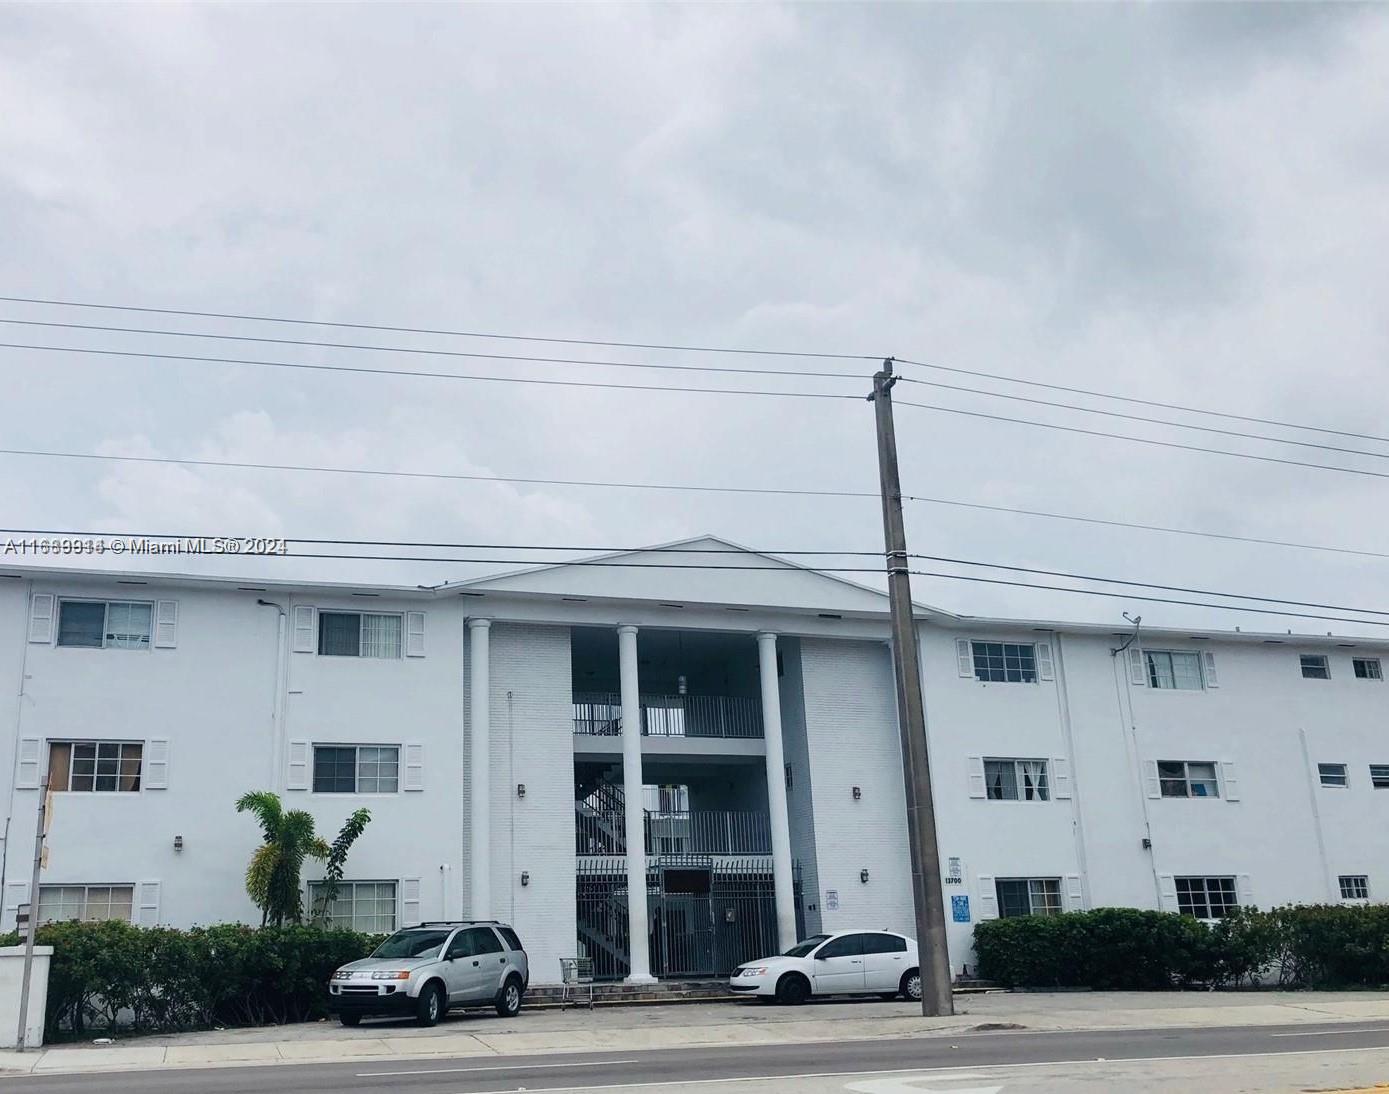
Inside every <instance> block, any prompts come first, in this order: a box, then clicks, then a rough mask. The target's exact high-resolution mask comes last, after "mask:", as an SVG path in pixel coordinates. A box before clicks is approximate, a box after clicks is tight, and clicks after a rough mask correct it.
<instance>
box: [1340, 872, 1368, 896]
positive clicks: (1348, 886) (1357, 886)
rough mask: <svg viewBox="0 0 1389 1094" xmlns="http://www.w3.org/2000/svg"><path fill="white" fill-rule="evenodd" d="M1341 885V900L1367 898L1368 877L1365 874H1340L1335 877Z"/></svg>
mask: <svg viewBox="0 0 1389 1094" xmlns="http://www.w3.org/2000/svg"><path fill="white" fill-rule="evenodd" d="M1336 880H1337V882H1338V883H1339V884H1340V886H1341V899H1342V900H1369V899H1370V879H1369V877H1368V876H1367V875H1365V874H1342V875H1341V876H1340V877H1339V878H1337V879H1336Z"/></svg>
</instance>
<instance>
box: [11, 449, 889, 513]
mask: <svg viewBox="0 0 1389 1094" xmlns="http://www.w3.org/2000/svg"><path fill="white" fill-rule="evenodd" d="M0 455H3V456H35V457H40V458H49V459H68V460H97V461H101V460H106V461H110V462H112V463H145V464H161V463H164V464H178V465H181V466H187V467H229V468H238V469H242V470H250V471H310V472H316V473H319V474H325V475H373V476H381V477H385V478H400V479H442V480H446V481H457V482H506V483H517V484H521V485H529V486H594V487H608V488H612V489H620V490H676V491H689V492H695V493H710V494H779V495H784V496H788V497H813V498H872V499H874V500H875V501H876V500H878V494H877V493H876V492H874V491H871V490H796V489H787V488H774V487H760V486H694V485H689V484H685V483H654V482H601V481H595V480H592V479H540V478H523V477H520V476H513V475H462V474H451V473H448V472H443V471H385V470H381V469H378V468H369V467H327V466H320V465H310V464H293V463H244V462H240V461H235V460H193V459H179V458H175V457H173V456H113V455H106V454H104V453H98V452H51V451H41V450H39V449H33V448H0Z"/></svg>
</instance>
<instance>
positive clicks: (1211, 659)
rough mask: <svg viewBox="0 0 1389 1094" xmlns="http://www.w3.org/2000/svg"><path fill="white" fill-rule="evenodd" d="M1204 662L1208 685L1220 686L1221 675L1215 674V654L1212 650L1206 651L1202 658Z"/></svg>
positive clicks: (1210, 686) (1212, 686) (1211, 686)
mask: <svg viewBox="0 0 1389 1094" xmlns="http://www.w3.org/2000/svg"><path fill="white" fill-rule="evenodd" d="M1201 662H1202V664H1204V665H1205V666H1206V687H1208V688H1218V687H1220V677H1218V676H1217V675H1216V674H1215V654H1213V653H1211V651H1210V650H1206V651H1205V656H1204V657H1202V658H1201Z"/></svg>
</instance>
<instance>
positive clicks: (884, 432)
mask: <svg viewBox="0 0 1389 1094" xmlns="http://www.w3.org/2000/svg"><path fill="white" fill-rule="evenodd" d="M896 382H897V377H896V376H894V375H893V374H892V358H891V357H889V358H887V359H886V360H885V361H884V362H883V368H882V371H881V372H879V373H877V374H876V375H875V376H874V377H873V394H872V395H870V396H868V400H869V402H871V403H872V404H873V408H874V412H875V416H876V419H877V425H878V478H879V482H880V484H881V489H882V495H883V539H884V542H885V545H886V548H887V585H888V598H889V602H890V603H891V606H892V667H893V672H894V673H895V675H896V677H897V720H898V729H899V731H900V732H901V735H902V777H903V780H904V782H905V783H906V790H907V836H908V838H909V840H910V846H911V857H912V901H913V903H914V904H915V906H916V939H917V958H918V961H919V963H920V968H921V1013H922V1014H924V1015H926V1016H927V1017H931V1018H934V1017H939V1016H941V1015H949V1014H954V1013H955V1002H954V998H953V996H952V995H951V992H950V954H949V952H948V950H947V949H946V939H945V892H944V888H943V886H942V884H941V876H940V848H939V847H938V846H937V844H936V810H935V805H934V802H933V800H932V797H931V762H930V758H929V757H928V756H927V754H926V708H925V704H924V702H923V700H922V698H921V664H920V659H919V657H918V656H917V643H916V625H915V623H914V622H913V619H912V588H911V577H910V576H909V574H908V564H907V533H906V528H905V527H904V525H903V523H902V481H901V478H900V476H899V475H898V472H897V434H896V431H895V430H894V429H893V425H892V386H893V385H894V384H895V383H896Z"/></svg>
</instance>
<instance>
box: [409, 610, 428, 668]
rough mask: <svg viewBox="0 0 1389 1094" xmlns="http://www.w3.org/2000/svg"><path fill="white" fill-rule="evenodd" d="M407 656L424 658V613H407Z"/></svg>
mask: <svg viewBox="0 0 1389 1094" xmlns="http://www.w3.org/2000/svg"><path fill="white" fill-rule="evenodd" d="M405 656H406V657H423V656H424V612H406V613H405Z"/></svg>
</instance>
